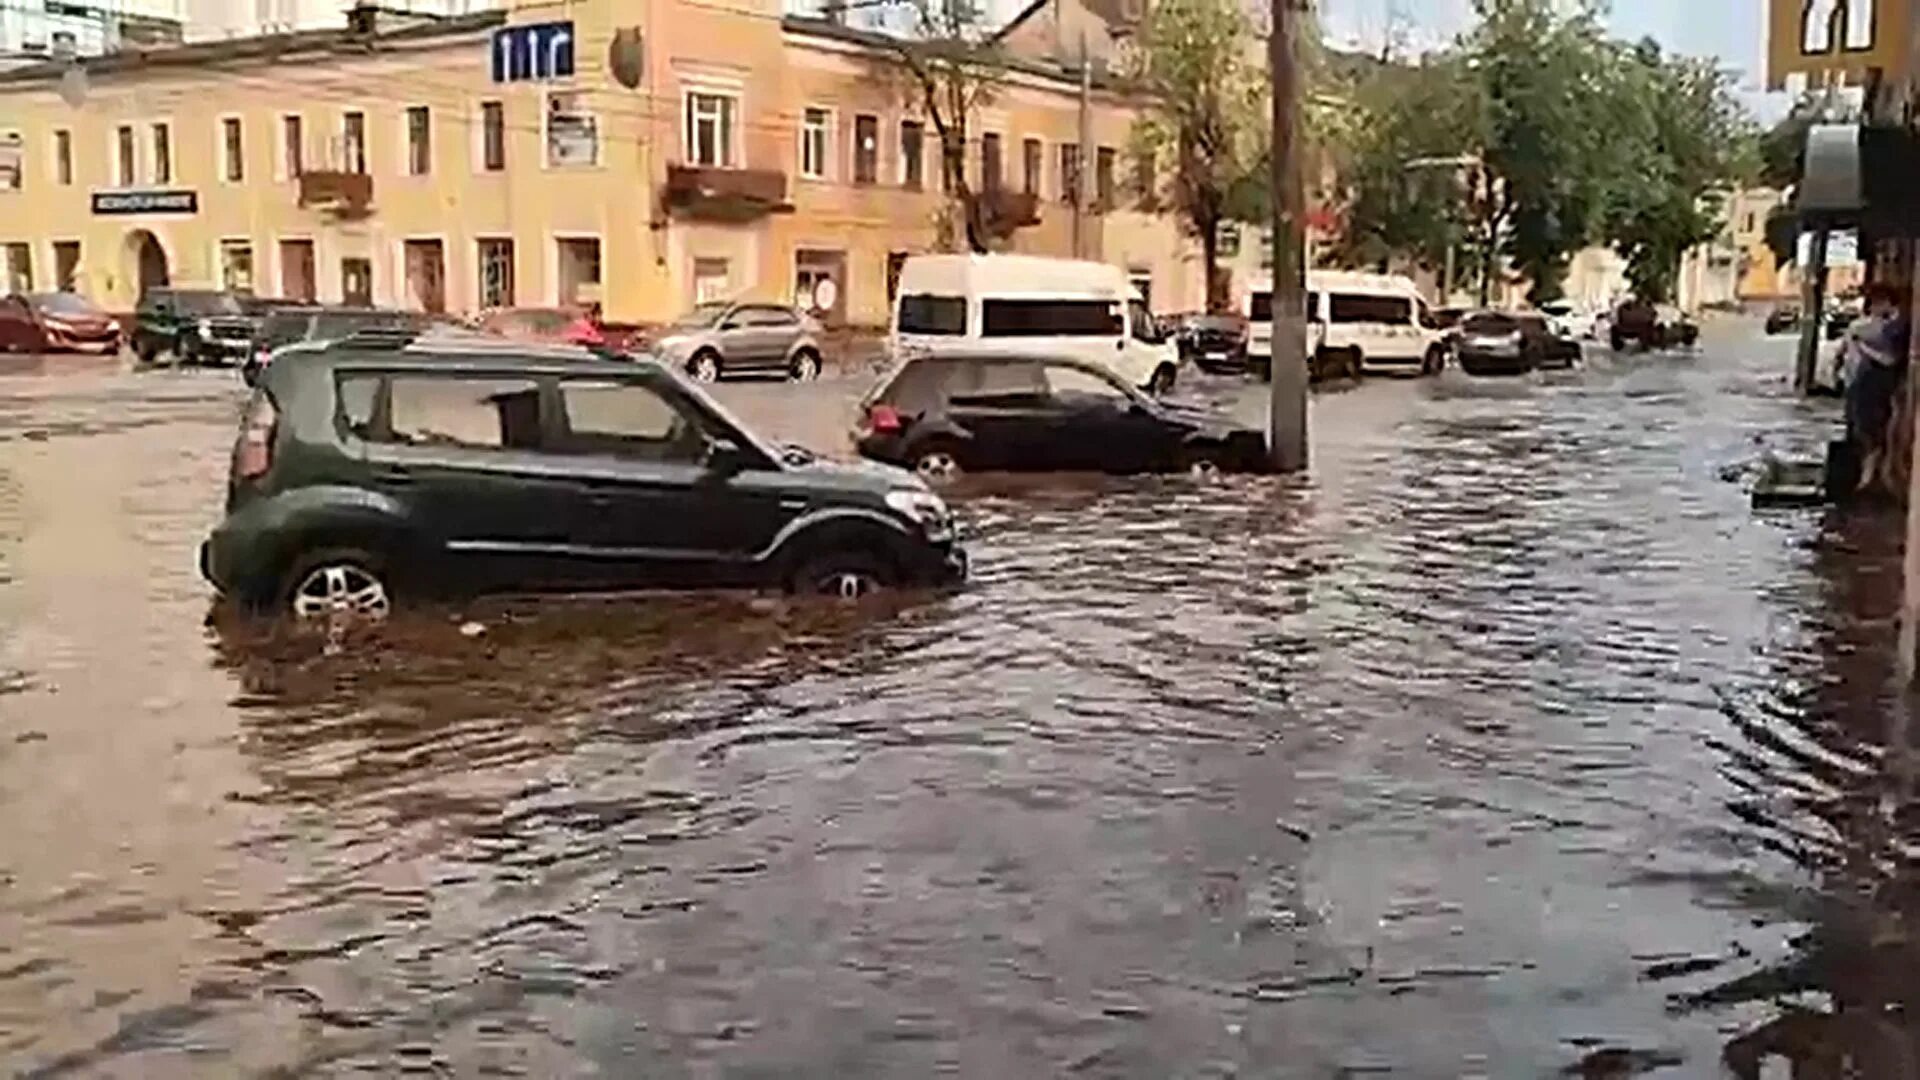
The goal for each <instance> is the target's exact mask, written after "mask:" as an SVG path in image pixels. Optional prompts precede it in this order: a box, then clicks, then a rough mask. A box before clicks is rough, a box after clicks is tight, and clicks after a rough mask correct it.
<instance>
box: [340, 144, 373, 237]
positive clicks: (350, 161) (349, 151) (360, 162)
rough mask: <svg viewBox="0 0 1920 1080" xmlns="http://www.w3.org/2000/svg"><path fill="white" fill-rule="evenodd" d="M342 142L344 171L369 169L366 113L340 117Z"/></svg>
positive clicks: (364, 170)
mask: <svg viewBox="0 0 1920 1080" xmlns="http://www.w3.org/2000/svg"><path fill="white" fill-rule="evenodd" d="M340 142H341V161H340V164H341V166H342V167H343V171H345V172H350V173H360V174H364V173H365V172H366V171H367V114H366V113H363V112H350V113H346V114H344V115H343V116H341V117H340ZM341 265H342V266H345V263H344V262H343V263H342V264H341Z"/></svg>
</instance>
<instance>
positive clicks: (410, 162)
mask: <svg viewBox="0 0 1920 1080" xmlns="http://www.w3.org/2000/svg"><path fill="white" fill-rule="evenodd" d="M432 171H433V113H432V112H431V111H429V110H428V108H427V107H426V106H425V105H409V106H408V107H407V175H408V176H425V175H427V174H428V173H430V172H432Z"/></svg>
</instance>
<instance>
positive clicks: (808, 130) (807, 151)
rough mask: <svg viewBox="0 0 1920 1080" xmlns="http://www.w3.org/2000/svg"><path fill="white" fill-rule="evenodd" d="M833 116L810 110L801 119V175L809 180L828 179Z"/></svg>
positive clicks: (826, 112)
mask: <svg viewBox="0 0 1920 1080" xmlns="http://www.w3.org/2000/svg"><path fill="white" fill-rule="evenodd" d="M832 125H833V114H832V113H830V112H828V111H827V110H825V109H808V110H806V112H804V113H803V114H802V115H801V117H800V175H801V176H804V177H806V178H807V179H809V180H825V179H826V178H827V147H828V145H830V143H831V141H832V138H833V136H832Z"/></svg>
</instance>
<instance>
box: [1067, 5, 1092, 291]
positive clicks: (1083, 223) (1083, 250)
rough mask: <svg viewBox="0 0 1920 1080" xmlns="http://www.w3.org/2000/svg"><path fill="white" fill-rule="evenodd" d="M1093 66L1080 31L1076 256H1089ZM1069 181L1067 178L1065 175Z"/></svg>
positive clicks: (1074, 187)
mask: <svg viewBox="0 0 1920 1080" xmlns="http://www.w3.org/2000/svg"><path fill="white" fill-rule="evenodd" d="M1092 99H1093V66H1092V62H1091V61H1090V60H1089V59H1088V57H1087V34H1086V31H1084V30H1082V31H1081V32H1080V118H1079V126H1078V128H1076V130H1075V134H1074V138H1075V139H1076V140H1078V141H1079V143H1080V149H1079V150H1078V151H1077V153H1078V155H1079V159H1080V167H1079V168H1078V169H1076V170H1075V171H1074V175H1073V177H1072V178H1071V179H1072V181H1073V257H1074V258H1076V259H1084V258H1086V257H1087V238H1086V231H1087V210H1086V204H1087V170H1088V169H1089V168H1090V166H1089V165H1088V164H1087V155H1088V154H1090V153H1091V152H1092V151H1090V150H1089V149H1088V148H1087V144H1089V143H1091V142H1092V141H1093V100H1092ZM1060 179H1061V180H1063V181H1064V180H1067V179H1068V178H1067V177H1064V176H1063V177H1061V178H1060Z"/></svg>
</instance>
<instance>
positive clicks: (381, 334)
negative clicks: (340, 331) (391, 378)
mask: <svg viewBox="0 0 1920 1080" xmlns="http://www.w3.org/2000/svg"><path fill="white" fill-rule="evenodd" d="M421 332H422V329H421V328H417V327H407V326H370V327H367V328H366V329H363V330H355V331H354V332H353V333H351V334H348V335H347V336H346V337H343V338H341V339H340V340H338V341H334V342H331V343H329V344H328V345H327V351H328V352H332V351H334V350H336V349H337V350H347V349H352V350H355V351H360V352H399V351H400V350H401V349H404V348H406V347H407V346H409V345H411V344H413V343H414V340H415V339H417V338H418V337H419V336H420V334H421Z"/></svg>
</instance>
